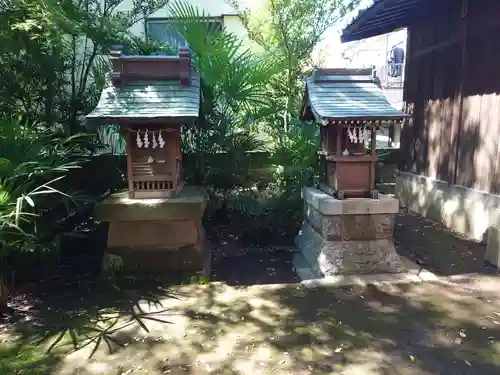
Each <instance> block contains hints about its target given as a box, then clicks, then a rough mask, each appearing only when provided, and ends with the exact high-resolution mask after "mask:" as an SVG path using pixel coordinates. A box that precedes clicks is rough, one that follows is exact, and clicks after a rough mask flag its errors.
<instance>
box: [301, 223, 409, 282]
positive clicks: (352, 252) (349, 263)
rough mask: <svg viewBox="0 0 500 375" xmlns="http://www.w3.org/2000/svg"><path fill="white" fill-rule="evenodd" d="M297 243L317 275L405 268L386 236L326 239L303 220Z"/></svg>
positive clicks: (362, 272) (392, 271)
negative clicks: (379, 237) (359, 239)
mask: <svg viewBox="0 0 500 375" xmlns="http://www.w3.org/2000/svg"><path fill="white" fill-rule="evenodd" d="M296 244H297V247H298V248H299V250H300V251H301V253H302V254H303V256H304V258H305V259H306V260H307V262H308V263H309V264H310V265H311V269H312V271H313V272H314V273H315V274H317V275H318V276H321V275H324V276H331V275H338V274H371V273H398V272H405V271H406V269H405V267H404V265H403V263H402V262H401V260H400V259H399V256H398V254H397V253H396V250H395V249H394V244H393V243H392V241H391V240H387V239H382V240H369V241H327V240H326V239H325V238H323V237H322V236H321V235H320V234H319V233H318V232H316V231H315V230H314V228H312V227H311V226H310V225H309V224H308V223H307V222H304V224H303V226H302V229H301V231H300V233H299V235H298V236H297V237H296Z"/></svg>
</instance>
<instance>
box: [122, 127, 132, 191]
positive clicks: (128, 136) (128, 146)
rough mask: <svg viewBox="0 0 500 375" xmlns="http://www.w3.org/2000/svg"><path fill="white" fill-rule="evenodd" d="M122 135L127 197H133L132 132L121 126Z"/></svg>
mask: <svg viewBox="0 0 500 375" xmlns="http://www.w3.org/2000/svg"><path fill="white" fill-rule="evenodd" d="M122 135H123V137H124V138H125V155H126V157H127V182H128V197H129V198H130V199H133V198H134V182H133V180H132V174H133V172H132V142H134V139H133V137H132V133H131V132H130V131H129V130H128V129H127V128H125V127H122Z"/></svg>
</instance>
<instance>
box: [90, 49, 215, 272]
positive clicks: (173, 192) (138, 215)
mask: <svg viewBox="0 0 500 375" xmlns="http://www.w3.org/2000/svg"><path fill="white" fill-rule="evenodd" d="M110 58H111V62H112V65H113V71H112V72H111V74H110V75H109V77H108V79H107V85H106V87H105V88H104V90H103V91H102V94H101V97H100V100H99V103H98V104H97V107H96V108H95V110H94V111H93V112H92V113H90V114H89V115H88V116H87V119H88V121H89V122H94V123H97V124H102V125H105V124H118V125H119V126H120V129H121V132H122V134H123V136H124V138H125V142H126V147H127V150H126V153H127V178H128V187H127V189H126V190H125V191H122V192H117V193H115V194H112V195H111V196H109V197H107V198H106V199H104V200H103V201H102V202H99V204H98V205H97V206H96V211H95V218H96V220H98V221H101V222H104V223H109V227H108V238H107V244H106V246H107V251H108V252H109V253H112V254H115V255H118V256H120V257H121V258H122V259H123V264H124V268H126V269H132V270H136V271H140V272H148V273H149V272H166V271H168V272H171V271H172V272H199V271H202V272H203V275H205V276H206V277H209V276H210V264H211V255H210V254H211V253H210V246H208V244H207V241H206V236H205V231H204V229H203V224H202V217H203V212H204V210H205V193H204V191H203V188H202V187H195V186H189V187H188V186H186V187H184V181H183V172H182V153H181V126H182V125H191V124H194V122H195V120H196V119H197V117H198V115H199V109H200V95H201V92H200V78H199V76H198V74H196V72H194V71H193V69H192V68H191V61H190V56H189V53H188V50H187V49H184V48H181V49H180V50H179V53H178V55H177V56H125V55H123V54H122V53H121V49H120V48H119V47H117V48H115V49H114V50H113V51H112V53H111V57H110Z"/></svg>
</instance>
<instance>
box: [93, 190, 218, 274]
mask: <svg viewBox="0 0 500 375" xmlns="http://www.w3.org/2000/svg"><path fill="white" fill-rule="evenodd" d="M204 210H205V196H204V192H203V190H202V189H199V188H196V187H184V189H183V190H182V191H181V193H180V195H179V196H177V197H175V198H161V199H129V198H128V193H127V192H120V193H117V194H114V195H112V196H111V197H109V198H108V199H106V200H104V201H103V202H102V203H100V204H99V205H98V206H97V208H96V212H95V217H96V220H99V221H104V222H109V231H108V243H107V248H108V251H109V252H110V253H112V254H116V255H119V256H120V257H122V258H123V262H124V266H125V267H126V268H127V269H135V270H137V271H141V272H162V271H203V274H204V275H205V276H207V277H208V276H209V275H210V260H211V254H210V251H209V246H207V243H206V238H205V232H204V230H203V226H202V223H201V219H202V216H203V211H204Z"/></svg>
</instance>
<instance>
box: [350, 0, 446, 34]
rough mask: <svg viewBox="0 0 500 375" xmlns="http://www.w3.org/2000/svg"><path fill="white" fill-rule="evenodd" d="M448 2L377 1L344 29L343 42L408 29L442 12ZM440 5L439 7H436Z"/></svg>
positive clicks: (442, 0)
mask: <svg viewBox="0 0 500 375" xmlns="http://www.w3.org/2000/svg"><path fill="white" fill-rule="evenodd" d="M443 3H447V1H446V0H433V1H432V0H375V2H374V4H373V5H372V6H371V7H369V8H367V9H365V10H364V11H361V12H360V13H359V15H358V16H357V17H356V18H355V19H354V20H353V21H352V22H351V23H350V24H349V25H348V26H346V27H345V28H344V30H343V31H342V35H341V40H342V42H343V43H345V42H353V41H356V40H361V39H366V38H371V37H374V36H378V35H383V34H387V33H390V32H392V31H395V30H398V29H402V28H406V27H408V26H410V25H411V24H412V23H414V22H415V21H416V20H417V19H419V18H421V17H423V16H425V15H426V14H432V13H435V12H436V11H438V10H441V9H442V7H443ZM436 4H439V5H436Z"/></svg>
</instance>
